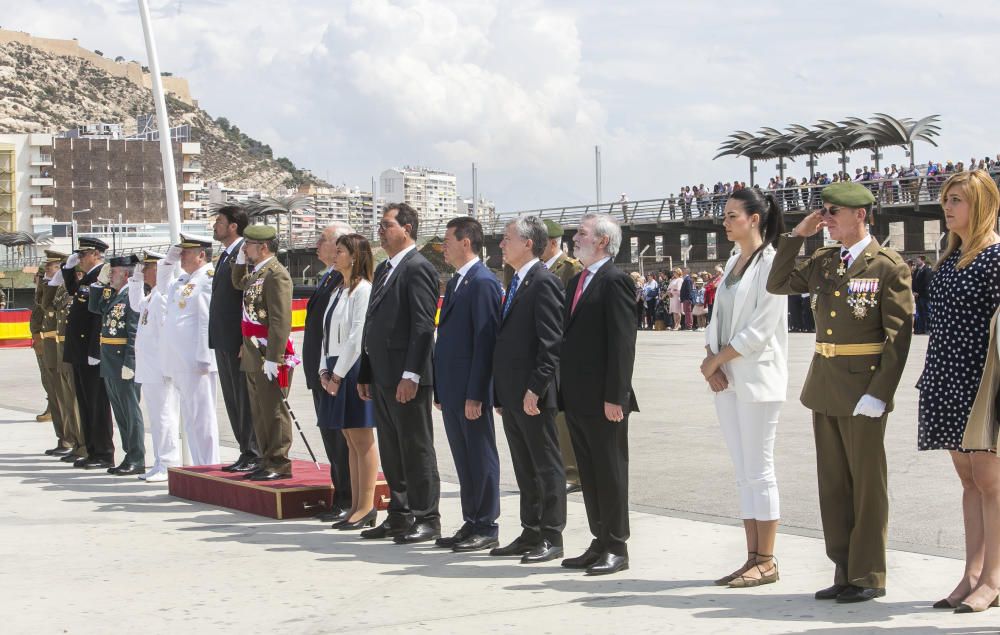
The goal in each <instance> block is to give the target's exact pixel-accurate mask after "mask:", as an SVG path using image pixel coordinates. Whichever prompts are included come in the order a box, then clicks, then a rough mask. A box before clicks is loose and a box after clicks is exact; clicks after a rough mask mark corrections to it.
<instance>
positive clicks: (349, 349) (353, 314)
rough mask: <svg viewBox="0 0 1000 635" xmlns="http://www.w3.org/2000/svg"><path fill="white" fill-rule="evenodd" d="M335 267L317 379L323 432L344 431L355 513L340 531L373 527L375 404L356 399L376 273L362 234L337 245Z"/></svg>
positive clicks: (342, 239)
mask: <svg viewBox="0 0 1000 635" xmlns="http://www.w3.org/2000/svg"><path fill="white" fill-rule="evenodd" d="M333 266H334V267H335V268H336V269H337V271H339V272H340V274H341V276H342V277H343V283H342V284H341V285H340V287H338V288H337V289H336V290H335V291H334V292H333V293H332V294H331V295H330V302H329V304H328V305H327V308H326V311H325V312H324V314H323V350H322V353H321V357H320V360H321V361H320V370H319V378H320V382H321V383H322V385H323V390H325V391H326V395H324V396H323V400H322V401H321V402H320V406H319V426H320V427H321V428H328V429H333V430H341V431H343V435H344V439H346V440H347V449H348V457H349V464H350V470H351V511H350V513H348V515H347V517H346V518H344V520H342V521H340V522H337V523H334V525H333V527H335V528H337V529H340V530H342V531H348V530H355V529H363V528H365V527H370V526H374V525H375V513H376V512H375V508H374V507H373V503H374V502H375V480H376V478H377V476H378V448H377V446H376V445H375V413H374V407H373V405H372V402H371V401H364V400H362V399H361V397H360V396H359V395H358V372H359V371H360V368H361V340H362V337H363V335H364V330H365V314H366V313H367V312H368V298H369V297H370V295H371V290H372V272H373V270H374V268H375V263H374V259H373V258H372V250H371V246H370V245H369V243H368V240H366V239H365V237H364V236H362V235H361V234H346V235H344V236H341V237H340V238H338V239H337V256H336V259H335V260H334V263H333Z"/></svg>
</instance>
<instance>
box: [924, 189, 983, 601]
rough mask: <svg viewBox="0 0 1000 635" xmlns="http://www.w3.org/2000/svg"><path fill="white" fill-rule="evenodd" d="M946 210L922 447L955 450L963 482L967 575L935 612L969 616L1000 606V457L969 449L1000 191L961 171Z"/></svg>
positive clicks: (947, 192) (933, 287)
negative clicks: (966, 441)
mask: <svg viewBox="0 0 1000 635" xmlns="http://www.w3.org/2000/svg"><path fill="white" fill-rule="evenodd" d="M941 205H942V207H943V208H944V214H945V224H946V225H947V227H948V231H949V234H948V247H947V248H946V249H945V252H944V253H943V254H941V260H940V261H938V263H937V265H936V270H937V271H936V273H935V275H934V278H933V279H932V280H931V284H930V293H929V295H930V304H931V324H930V340H929V342H928V348H927V358H926V360H925V363H924V371H923V373H922V374H921V376H920V381H919V382H918V383H917V388H918V389H919V390H920V415H919V417H920V418H919V430H918V437H917V447H918V449H920V450H939V449H943V450H948V451H949V452H950V453H951V459H952V462H953V463H954V465H955V471H956V472H958V477H959V479H960V480H961V482H962V512H963V516H964V520H965V549H966V553H965V572H964V573H963V574H962V579H961V580H960V581H959V583H958V585H957V586H956V587H955V589H954V590H953V591H952V592H951V594H949V596H948V597H947V598H945V599H943V600H940V601H939V602H937V603H936V604H935V605H934V608H941V609H947V608H954V609H955V612H957V613H970V612H978V611H982V610H985V609H986V608H989V607H990V606H997V595H998V593H1000V459H998V458H997V455H996V452H995V451H969V450H966V449H965V448H963V447H962V437H963V435H964V433H965V428H966V424H967V422H968V420H969V413H970V411H971V409H972V404H973V401H974V400H975V397H976V393H977V391H978V389H979V383H980V378H981V377H982V375H983V369H984V367H985V365H986V354H987V350H988V346H989V339H990V328H989V325H990V319H991V318H992V317H993V313H994V312H995V311H996V310H997V306H998V305H1000V236H998V235H997V233H996V231H995V228H996V224H997V211H998V209H1000V191H998V190H997V186H996V183H994V182H993V179H992V178H990V176H989V175H988V174H987V173H986V172H985V171H984V170H974V171H971V172H959V173H957V174H955V175H954V176H952V177H951V178H950V179H948V181H947V182H946V183H945V184H944V187H943V188H942V190H941Z"/></svg>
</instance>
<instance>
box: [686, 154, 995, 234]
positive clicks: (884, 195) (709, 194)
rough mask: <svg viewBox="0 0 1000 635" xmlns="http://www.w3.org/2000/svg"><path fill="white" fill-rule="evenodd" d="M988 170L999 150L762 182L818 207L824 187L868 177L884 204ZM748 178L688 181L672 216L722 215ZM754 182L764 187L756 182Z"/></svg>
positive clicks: (784, 201) (783, 197) (788, 200)
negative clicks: (991, 154) (984, 154)
mask: <svg viewBox="0 0 1000 635" xmlns="http://www.w3.org/2000/svg"><path fill="white" fill-rule="evenodd" d="M974 169H979V170H987V171H988V172H990V173H991V174H994V175H995V176H998V175H1000V154H997V155H996V157H995V158H990V157H983V158H982V159H976V158H975V157H973V158H971V159H969V161H968V163H965V162H963V161H959V162H957V163H955V162H953V161H947V162H945V163H943V164H942V163H940V162H934V161H929V162H928V163H926V164H922V165H914V164H910V165H897V164H895V163H893V164H891V165H889V166H888V167H884V168H882V169H881V170H879V169H877V168H874V167H870V166H865V167H862V168H857V169H856V170H855V171H854V175H853V176H852V175H851V174H850V173H849V172H846V171H841V172H837V173H835V174H833V175H830V174H828V173H825V172H823V173H821V172H817V173H816V174H814V175H813V176H812V177H810V178H805V177H803V178H801V179H796V178H795V177H793V176H788V177H785V178H784V180H782V179H781V177H772V178H771V179H770V180H769V181H768V183H767V185H765V186H763V189H766V190H767V191H769V192H770V193H772V194H774V195H775V199H776V200H777V201H778V202H779V204H780V205H781V207H782V211H789V210H796V209H814V208H816V207H819V205H820V203H819V200H820V199H819V193H820V190H822V189H823V187H825V186H827V185H830V184H831V183H838V182H841V181H854V182H860V183H864V184H865V185H866V187H868V188H869V189H870V190H871V191H872V194H874V195H875V197H876V198H877V199H878V200H879V201H880V202H882V203H883V204H897V203H909V202H912V201H914V200H916V199H917V198H918V197H919V196H920V193H921V191H923V192H926V194H927V197H928V199H929V200H936V199H937V197H938V193H939V192H940V190H941V186H942V185H943V184H944V182H945V180H946V179H947V178H948V177H949V176H950V175H951V174H952V173H955V172H963V171H965V170H974ZM746 187H747V184H746V182H745V181H733V182H731V183H728V182H727V183H723V182H722V181H719V182H717V183H716V184H715V185H714V186H712V187H711V188H709V187H706V186H705V184H704V183H701V184H699V185H685V186H684V187H682V188H681V189H680V193H679V194H671V195H670V197H669V198H668V199H667V204H668V206H669V211H670V216H671V218H673V217H675V216H676V214H677V213H678V212H679V213H680V214H682V215H683V217H685V218H690V217H705V216H721V215H722V210H723V208H724V207H725V205H726V201H727V200H728V199H729V196H730V195H731V194H732V193H733V192H736V191H738V190H741V189H743V188H746ZM753 187H758V188H760V187H762V186H761V185H759V184H754V185H753Z"/></svg>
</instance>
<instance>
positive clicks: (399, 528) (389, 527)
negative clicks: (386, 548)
mask: <svg viewBox="0 0 1000 635" xmlns="http://www.w3.org/2000/svg"><path fill="white" fill-rule="evenodd" d="M409 529H410V526H409V525H405V526H403V525H400V524H398V523H397V522H392V521H391V519H389V518H386V519H385V521H383V522H382V524H381V525H379V526H377V527H372V528H371V529H366V530H364V531H362V532H361V537H362V538H364V539H365V540H381V539H382V538H395V537H396V536H402V535H403V534H405V533H406V532H407V531H409Z"/></svg>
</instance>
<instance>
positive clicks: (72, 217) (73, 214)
mask: <svg viewBox="0 0 1000 635" xmlns="http://www.w3.org/2000/svg"><path fill="white" fill-rule="evenodd" d="M91 211H92V210H91V209H90V208H89V207H88V208H86V209H78V210H74V211H72V212H70V213H69V217H70V220H72V221H73V238H72V239H71V240H70V241H69V246H70V251H73V250H74V249H75V248H76V247H79V246H80V239H79V235H78V233H77V226H76V215H77V214H87V213H90V212H91ZM74 242H75V243H77V244H76V246H74V245H73V243H74Z"/></svg>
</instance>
